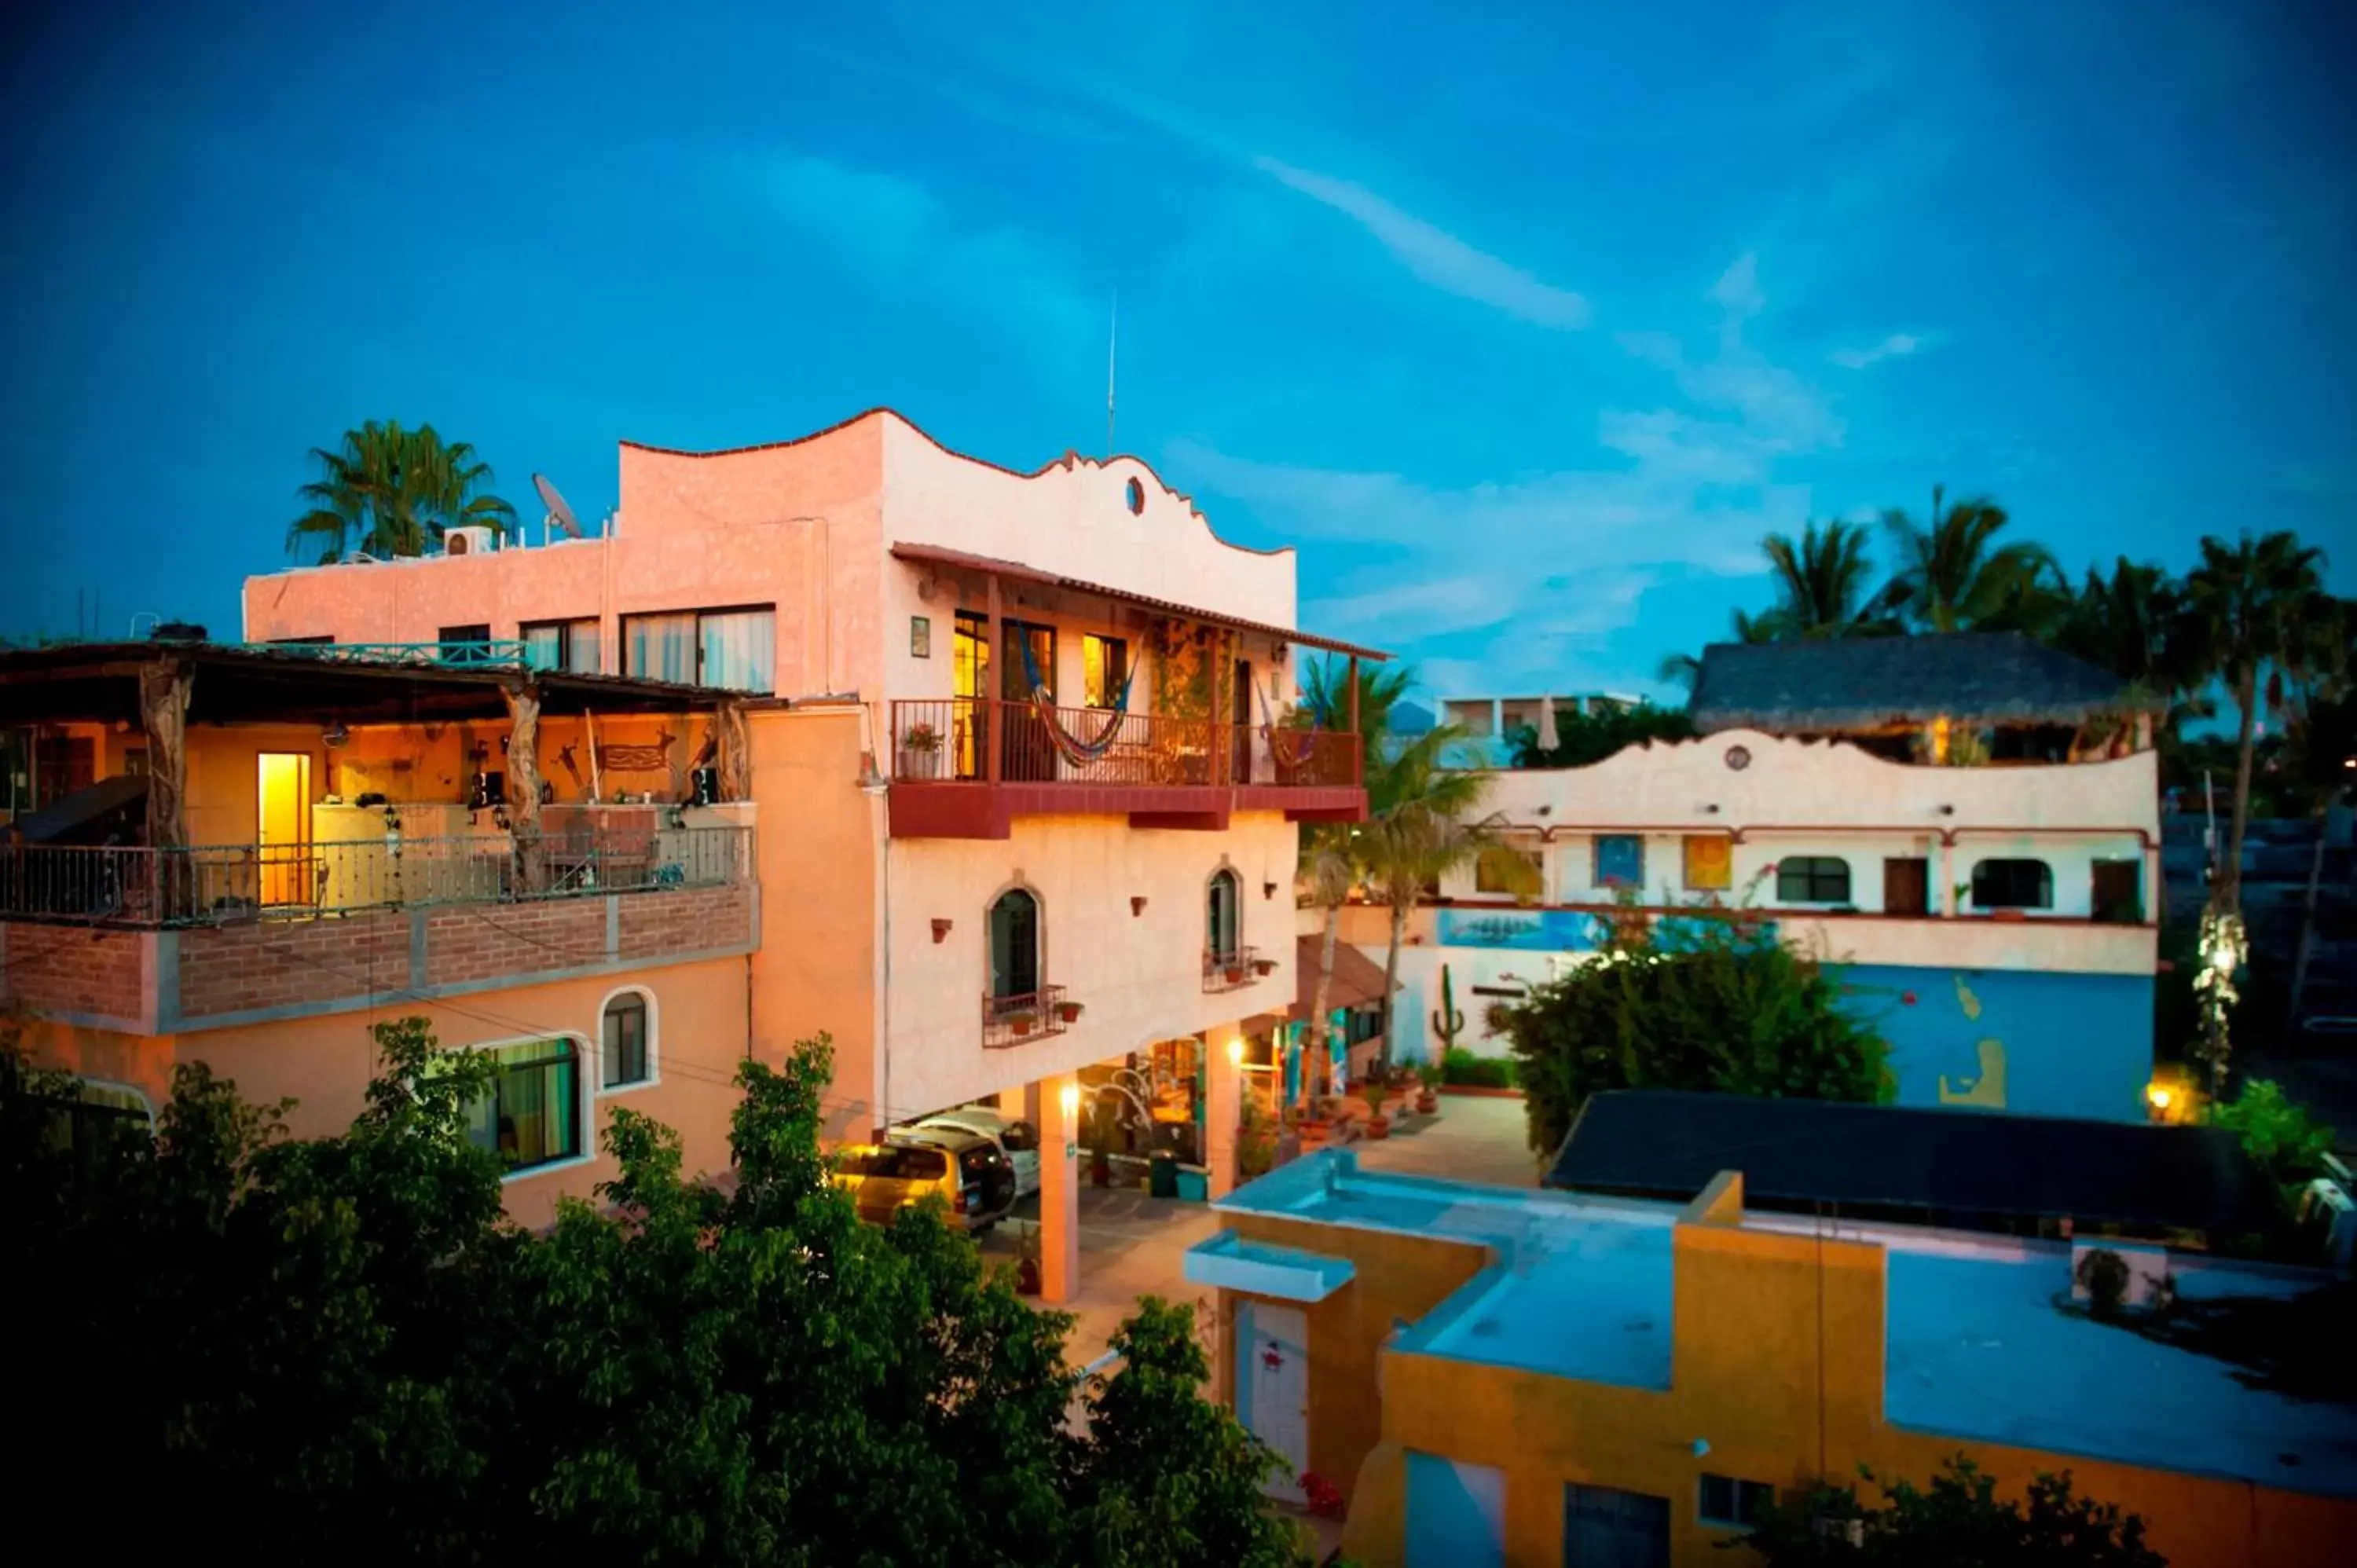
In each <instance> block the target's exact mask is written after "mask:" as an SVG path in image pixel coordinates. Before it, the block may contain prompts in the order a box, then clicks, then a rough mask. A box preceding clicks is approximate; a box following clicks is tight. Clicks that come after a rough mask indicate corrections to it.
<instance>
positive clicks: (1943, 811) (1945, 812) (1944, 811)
mask: <svg viewBox="0 0 2357 1568" xmlns="http://www.w3.org/2000/svg"><path fill="white" fill-rule="evenodd" d="M1955 814H1956V808H1954V807H1953V806H1943V807H1941V808H1940V815H1942V816H1943V817H1953V816H1954V815H1955Z"/></svg>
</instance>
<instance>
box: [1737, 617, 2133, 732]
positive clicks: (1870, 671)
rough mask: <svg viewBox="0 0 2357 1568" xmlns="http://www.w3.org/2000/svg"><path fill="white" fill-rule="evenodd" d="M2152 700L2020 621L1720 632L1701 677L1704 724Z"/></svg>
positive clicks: (2060, 713) (1946, 714)
mask: <svg viewBox="0 0 2357 1568" xmlns="http://www.w3.org/2000/svg"><path fill="white" fill-rule="evenodd" d="M2148 705H2150V704H2148V703H2143V702H2140V701H2136V700H2135V699H2133V698H2132V697H2131V696H2130V695H2129V693H2126V691H2125V690H2124V689H2123V687H2122V683H2121V682H2120V681H2119V680H2118V679H2117V678H2115V676H2114V675H2113V674H2112V673H2111V672H2110V671H2106V670H2104V669H2101V668H2099V667H2098V666H2096V665H2093V664H2090V663H2088V662H2087V661H2086V660H2083V659H2079V658H2075V657H2073V656H2072V655H2071V654H2068V653H2064V652H2061V651H2060V650H2056V649H2052V648H2049V647H2047V646H2046V645H2045V644H2044V643H2042V642H2040V641H2038V640H2036V639H2033V638H2029V637H2027V636H2024V635H2023V634H2022V633H2020V632H2018V631H1956V632H1935V633H1928V634H1925V635H1922V636H1918V637H1857V638H1829V639H1809V640H1803V641H1796V642H1715V643H1713V644H1711V645H1710V646H1709V647H1708V648H1706V649H1704V650H1703V651H1702V673H1701V675H1700V677H1699V678H1698V679H1696V681H1695V692H1694V703H1693V706H1692V710H1691V711H1692V713H1693V715H1694V722H1695V728H1696V729H1698V730H1700V731H1701V732H1702V733H1704V734H1705V735H1708V734H1711V733H1713V732H1714V731H1717V730H1727V729H1757V730H1766V731H1768V732H1770V734H1776V735H1805V734H1811V733H1825V732H1835V731H1842V732H1857V731H1861V730H1878V729H1885V728H1889V727H1891V726H1895V725H1921V724H1928V723H1930V722H1931V721H1932V720H1933V719H1935V718H1944V719H1947V720H1949V721H1951V722H1952V723H1955V724H1961V725H2075V724H2081V723H2083V722H2085V721H2086V720H2088V719H2091V718H2093V717H2095V716H2097V715H2098V714H2116V713H2120V712H2123V711H2124V710H2126V709H2129V708H2133V707H2142V706H2148Z"/></svg>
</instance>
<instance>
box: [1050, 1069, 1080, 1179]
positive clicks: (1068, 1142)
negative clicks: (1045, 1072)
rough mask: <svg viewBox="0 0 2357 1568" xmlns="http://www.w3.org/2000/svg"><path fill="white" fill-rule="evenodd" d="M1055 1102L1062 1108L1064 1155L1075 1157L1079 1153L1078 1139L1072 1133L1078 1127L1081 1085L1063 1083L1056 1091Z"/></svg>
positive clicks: (1076, 1130) (1070, 1157)
mask: <svg viewBox="0 0 2357 1568" xmlns="http://www.w3.org/2000/svg"><path fill="white" fill-rule="evenodd" d="M1056 1103H1057V1104H1058V1105H1060V1106H1062V1107H1063V1110H1064V1157H1065V1158H1066V1159H1068V1160H1070V1159H1076V1158H1078V1157H1079V1155H1080V1153H1081V1144H1080V1140H1079V1138H1078V1137H1076V1136H1075V1135H1074V1134H1075V1133H1077V1132H1078V1130H1079V1127H1080V1117H1081V1086H1080V1085H1079V1084H1077V1083H1067V1084H1065V1085H1064V1087H1063V1088H1061V1089H1060V1090H1057V1091H1056Z"/></svg>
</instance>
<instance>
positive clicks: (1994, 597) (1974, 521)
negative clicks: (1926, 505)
mask: <svg viewBox="0 0 2357 1568" xmlns="http://www.w3.org/2000/svg"><path fill="white" fill-rule="evenodd" d="M1946 499H1947V489H1946V487H1944V486H1941V485H1934V486H1932V515H1931V521H1929V522H1928V523H1921V522H1917V521H1915V520H1914V519H1913V518H1911V517H1909V516H1908V515H1907V514H1906V513H1905V512H1904V511H1902V510H1899V509H1898V508H1896V507H1894V508H1892V509H1891V510H1888V511H1886V512H1884V513H1883V514H1882V526H1883V527H1884V528H1885V529H1886V530H1887V531H1889V534H1890V538H1891V542H1892V544H1893V546H1894V547H1895V548H1896V550H1897V552H1898V554H1899V561H1900V566H1899V572H1898V575H1896V576H1894V577H1892V578H1891V580H1890V583H1889V586H1887V587H1886V588H1884V589H1883V591H1882V593H1881V595H1880V596H1878V598H1877V599H1876V601H1875V603H1874V605H1873V606H1872V608H1874V609H1875V610H1877V611H1882V612H1894V613H1896V614H1898V615H1900V616H1902V617H1903V618H1905V619H1906V621H1907V623H1908V624H1909V625H1910V626H1911V627H1913V628H1915V629H1917V630H1920V631H1975V630H1978V631H2006V630H2019V631H2037V630H2040V629H2042V628H2043V627H2044V626H2045V625H2047V624H2049V623H2050V622H2051V621H2052V619H2053V618H2054V617H2055V616H2056V615H2057V614H2058V613H2059V612H2060V610H2061V607H2062V605H2063V604H2064V602H2065V601H2066V600H2067V599H2068V597H2069V593H2070V588H2069V585H2068V583H2067V582H2066V581H2065V580H2064V578H2063V576H2062V571H2061V567H2060V566H2058V565H2057V564H2055V561H2054V557H2053V556H2052V555H2051V554H2050V553H2048V551H2047V550H2046V548H2045V547H2044V546H2043V545H2039V544H2031V543H2029V542H2015V543H2012V544H1998V543H1997V542H1996V535H1997V534H1998V533H1999V532H2001V531H2002V530H2003V529H2004V528H2005V526H2006V523H2007V516H2006V511H2005V509H2004V508H2003V507H2001V506H1998V505H1997V504H1996V502H1995V501H1992V500H1989V499H1986V498H1983V497H1975V499H1970V500H1962V501H1958V502H1956V503H1955V504H1954V505H1953V506H1949V507H1947V508H1946V509H1945V510H1942V508H1943V503H1944V502H1945V500H1946Z"/></svg>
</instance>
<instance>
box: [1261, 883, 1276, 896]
mask: <svg viewBox="0 0 2357 1568" xmlns="http://www.w3.org/2000/svg"><path fill="white" fill-rule="evenodd" d="M1260 896H1261V897H1264V898H1274V897H1276V884H1275V883H1274V882H1264V883H1262V884H1261V885H1260Z"/></svg>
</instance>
